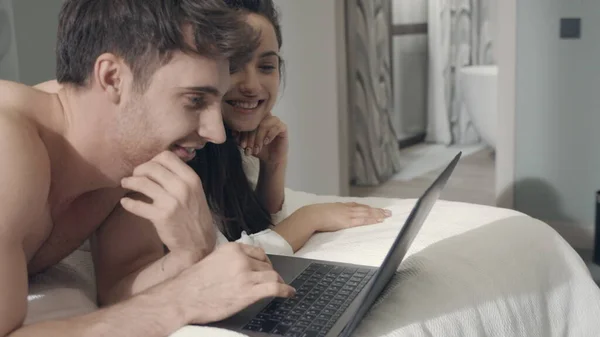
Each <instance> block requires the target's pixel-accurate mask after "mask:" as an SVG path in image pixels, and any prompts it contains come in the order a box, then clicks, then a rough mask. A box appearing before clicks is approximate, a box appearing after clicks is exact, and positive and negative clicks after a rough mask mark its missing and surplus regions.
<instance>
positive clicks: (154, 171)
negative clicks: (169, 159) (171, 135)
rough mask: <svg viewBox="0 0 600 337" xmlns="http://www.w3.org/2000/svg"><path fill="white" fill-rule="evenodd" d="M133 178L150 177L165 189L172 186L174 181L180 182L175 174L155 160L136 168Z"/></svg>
mask: <svg viewBox="0 0 600 337" xmlns="http://www.w3.org/2000/svg"><path fill="white" fill-rule="evenodd" d="M133 176H145V177H148V178H150V179H152V180H153V181H155V182H156V183H157V184H159V185H160V186H161V187H162V188H164V189H167V187H168V186H170V185H172V184H173V182H174V181H176V180H180V179H178V178H177V176H176V175H175V173H173V172H172V171H171V170H169V169H167V168H166V167H164V166H163V165H162V164H161V163H159V162H157V161H154V160H151V161H149V162H147V163H144V164H142V165H140V166H138V167H136V168H135V169H134V170H133Z"/></svg>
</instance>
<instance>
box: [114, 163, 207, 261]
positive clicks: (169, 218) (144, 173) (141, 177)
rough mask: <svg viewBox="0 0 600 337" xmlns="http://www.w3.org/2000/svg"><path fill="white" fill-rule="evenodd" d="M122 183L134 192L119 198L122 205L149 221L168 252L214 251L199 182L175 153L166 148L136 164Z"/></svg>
mask: <svg viewBox="0 0 600 337" xmlns="http://www.w3.org/2000/svg"><path fill="white" fill-rule="evenodd" d="M121 185H122V186H123V187H124V188H125V189H128V190H130V191H132V192H136V194H135V195H137V197H134V196H133V195H131V196H128V197H125V198H123V199H121V205H122V206H123V208H125V209H126V210H127V211H129V212H131V213H133V214H135V215H137V216H139V217H141V218H144V219H147V220H150V221H151V222H152V224H153V225H154V227H155V228H156V230H157V232H158V235H159V236H160V239H161V241H162V242H163V243H164V244H165V245H166V246H167V248H169V250H170V251H171V252H182V253H188V254H189V253H191V254H192V255H193V256H195V257H196V258H197V259H198V260H199V259H201V258H203V257H204V256H206V255H208V254H209V253H210V252H212V251H213V249H214V248H215V245H216V235H217V234H216V229H215V226H214V224H213V218H212V213H211V211H210V209H209V207H208V203H207V201H206V196H205V194H204V189H203V188H202V181H201V180H200V177H199V176H198V174H196V172H194V170H192V169H191V168H190V167H189V166H188V165H186V164H185V163H184V162H183V161H181V159H179V157H177V156H176V155H175V154H174V153H172V152H170V151H165V152H163V153H161V154H159V155H157V156H156V157H154V158H153V159H152V160H151V161H149V162H147V163H144V164H142V165H140V166H138V167H136V168H135V170H134V171H133V175H132V176H131V177H127V178H124V179H123V180H122V182H121ZM140 196H145V198H140ZM144 199H145V200H144Z"/></svg>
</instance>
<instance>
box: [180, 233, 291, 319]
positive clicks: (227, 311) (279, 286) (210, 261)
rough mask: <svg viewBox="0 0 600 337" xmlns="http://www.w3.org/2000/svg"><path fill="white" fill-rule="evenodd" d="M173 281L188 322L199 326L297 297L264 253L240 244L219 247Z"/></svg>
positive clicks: (258, 249)
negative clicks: (275, 300) (278, 299)
mask: <svg viewBox="0 0 600 337" xmlns="http://www.w3.org/2000/svg"><path fill="white" fill-rule="evenodd" d="M173 281H174V282H175V284H174V285H175V287H176V289H179V291H180V293H179V294H178V295H180V296H178V298H181V301H182V302H181V303H182V305H183V308H182V309H183V312H184V314H185V315H186V316H187V317H186V322H190V323H196V324H207V323H212V322H217V321H220V320H223V319H226V318H228V317H230V316H232V315H234V314H236V313H237V312H239V311H241V310H243V309H244V308H246V307H248V306H250V305H252V304H254V303H255V302H257V301H259V300H261V299H263V298H268V297H292V296H294V295H295V293H296V291H295V289H294V288H292V287H290V286H289V285H287V284H285V282H284V281H283V279H282V278H281V276H279V274H277V273H276V272H275V271H274V270H273V266H272V265H271V262H270V261H269V259H268V257H267V255H266V254H265V252H264V251H263V250H262V249H260V248H257V247H253V246H247V245H244V244H238V243H227V244H224V245H221V246H219V247H218V248H217V249H216V250H215V251H214V252H213V253H212V254H210V255H208V256H207V257H206V258H204V259H203V260H202V261H200V262H199V263H197V264H196V265H194V266H193V267H191V268H189V269H187V270H185V271H183V272H182V273H181V274H180V275H179V277H177V278H176V279H174V280H173Z"/></svg>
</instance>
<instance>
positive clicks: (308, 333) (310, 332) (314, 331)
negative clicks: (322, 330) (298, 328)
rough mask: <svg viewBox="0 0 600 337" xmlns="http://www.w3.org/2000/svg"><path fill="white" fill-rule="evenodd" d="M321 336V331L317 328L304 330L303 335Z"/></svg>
mask: <svg viewBox="0 0 600 337" xmlns="http://www.w3.org/2000/svg"><path fill="white" fill-rule="evenodd" d="M318 336H319V331H317V330H306V331H304V334H302V337H318Z"/></svg>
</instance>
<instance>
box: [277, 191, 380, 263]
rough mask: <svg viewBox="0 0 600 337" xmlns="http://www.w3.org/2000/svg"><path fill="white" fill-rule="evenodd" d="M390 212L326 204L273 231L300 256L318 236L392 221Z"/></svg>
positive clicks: (296, 214) (309, 208)
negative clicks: (387, 220)
mask: <svg viewBox="0 0 600 337" xmlns="http://www.w3.org/2000/svg"><path fill="white" fill-rule="evenodd" d="M391 215H392V213H391V212H390V211H389V210H385V209H381V208H373V207H371V206H368V205H362V204H357V203H354V202H351V203H324V204H314V205H308V206H304V207H302V208H300V209H298V210H297V211H296V212H294V213H292V214H291V215H290V216H289V217H287V218H286V219H285V220H283V221H282V222H281V223H280V224H279V225H277V227H275V228H274V229H273V231H274V232H276V233H277V234H279V235H280V236H281V237H282V238H283V239H285V240H286V241H287V242H288V243H289V244H290V246H291V247H292V250H293V251H294V253H295V252H297V251H298V250H299V249H300V248H302V247H303V246H304V245H305V244H306V242H307V241H308V240H309V239H310V237H311V236H312V235H313V234H315V233H316V232H335V231H338V230H341V229H346V228H352V227H357V226H365V225H372V224H376V223H381V222H383V221H384V220H385V219H386V218H388V217H390V216H391Z"/></svg>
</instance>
